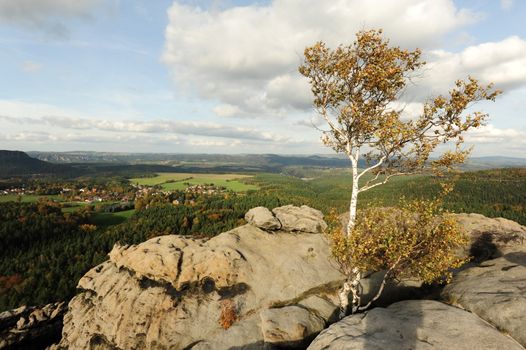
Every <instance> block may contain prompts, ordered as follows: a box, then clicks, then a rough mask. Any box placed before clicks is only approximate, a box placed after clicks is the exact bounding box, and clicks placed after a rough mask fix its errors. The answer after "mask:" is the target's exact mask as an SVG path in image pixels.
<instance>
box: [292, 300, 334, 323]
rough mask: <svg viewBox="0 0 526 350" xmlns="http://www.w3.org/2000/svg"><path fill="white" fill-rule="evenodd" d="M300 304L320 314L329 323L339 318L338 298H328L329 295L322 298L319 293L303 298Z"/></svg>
mask: <svg viewBox="0 0 526 350" xmlns="http://www.w3.org/2000/svg"><path fill="white" fill-rule="evenodd" d="M298 304H299V305H300V306H302V307H304V308H307V309H308V310H309V311H311V312H313V313H314V314H315V315H318V316H319V317H320V318H322V319H323V320H325V322H327V323H333V322H336V321H337V320H338V315H339V312H340V307H339V300H338V299H336V298H334V299H333V300H328V298H327V297H325V298H322V297H320V296H317V295H312V296H310V297H308V298H306V299H303V300H302V301H300V302H299V303H298Z"/></svg>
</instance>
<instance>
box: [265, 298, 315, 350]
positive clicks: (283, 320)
mask: <svg viewBox="0 0 526 350" xmlns="http://www.w3.org/2000/svg"><path fill="white" fill-rule="evenodd" d="M259 315H260V317H261V331H262V333H263V339H264V340H265V342H266V343H270V344H274V345H278V346H281V347H293V348H298V347H304V346H305V345H307V344H308V343H310V340H312V339H313V338H314V337H315V336H316V335H317V334H318V333H319V332H321V330H322V329H323V328H324V326H325V321H324V320H323V319H322V318H321V317H319V316H316V315H315V314H313V313H312V312H310V311H309V310H307V309H305V308H302V307H299V306H285V307H282V308H275V309H266V310H263V311H261V313H260V314H259Z"/></svg>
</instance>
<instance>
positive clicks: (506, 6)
mask: <svg viewBox="0 0 526 350" xmlns="http://www.w3.org/2000/svg"><path fill="white" fill-rule="evenodd" d="M513 3H514V0H500V7H501V8H502V9H503V10H506V11H507V10H510V9H511V8H512V7H513Z"/></svg>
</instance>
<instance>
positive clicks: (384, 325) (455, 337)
mask: <svg viewBox="0 0 526 350" xmlns="http://www.w3.org/2000/svg"><path fill="white" fill-rule="evenodd" d="M321 349H324V350H340V349H341V350H353V349H356V350H358V349H360V350H362V349H390V350H407V349H413V350H421V349H455V350H472V349H495V350H497V349H508V350H515V349H517V350H519V349H523V348H522V346H520V345H519V344H518V343H517V342H516V341H514V340H513V339H512V338H510V337H508V336H506V335H504V334H502V333H500V332H499V331H498V330H496V329H495V328H493V327H491V326H490V325H489V324H487V323H486V322H484V321H483V320H481V319H480V318H479V317H477V316H476V315H474V314H472V313H469V312H467V311H464V310H462V309H458V308H456V307H452V306H449V305H446V304H443V303H440V302H437V301H431V300H409V301H402V302H399V303H396V304H393V305H391V306H389V307H388V308H374V309H372V310H370V311H369V312H367V313H366V314H355V315H352V316H348V317H346V318H344V319H343V320H342V321H340V322H337V323H335V324H333V325H332V326H330V327H329V328H327V329H326V330H324V331H323V332H321V333H320V334H319V335H318V336H317V337H316V339H315V340H314V341H313V342H312V344H311V345H310V346H309V347H308V350H321Z"/></svg>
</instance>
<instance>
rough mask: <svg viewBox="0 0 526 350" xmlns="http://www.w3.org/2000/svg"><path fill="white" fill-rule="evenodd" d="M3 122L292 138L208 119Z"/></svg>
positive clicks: (50, 118) (261, 139)
mask: <svg viewBox="0 0 526 350" xmlns="http://www.w3.org/2000/svg"><path fill="white" fill-rule="evenodd" d="M0 121H3V122H6V123H10V124H14V125H21V124H24V125H28V126H35V125H38V126H40V127H42V126H48V127H53V128H62V129H66V130H67V129H69V130H95V131H97V130H98V131H104V132H111V133H114V135H116V136H115V137H120V136H118V134H119V133H142V134H180V135H196V136H204V137H221V138H226V139H243V140H252V141H258V142H280V143H287V142H289V141H290V139H289V137H287V136H283V135H277V134H275V133H273V132H269V131H262V130H258V129H255V128H247V127H240V126H230V125H223V124H216V123H209V122H182V121H170V120H160V119H159V120H153V121H140V120H109V119H94V118H78V117H67V116H42V117H23V116H18V117H12V116H8V115H0Z"/></svg>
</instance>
